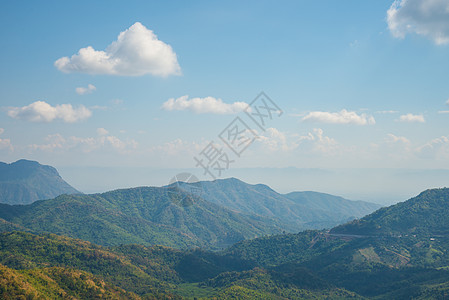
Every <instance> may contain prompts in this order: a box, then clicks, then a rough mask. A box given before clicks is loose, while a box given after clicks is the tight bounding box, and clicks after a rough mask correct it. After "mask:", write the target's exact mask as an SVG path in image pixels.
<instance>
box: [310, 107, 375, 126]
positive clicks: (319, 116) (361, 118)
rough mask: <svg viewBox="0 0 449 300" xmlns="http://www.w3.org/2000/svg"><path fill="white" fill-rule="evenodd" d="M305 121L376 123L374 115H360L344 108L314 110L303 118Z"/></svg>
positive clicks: (356, 123)
mask: <svg viewBox="0 0 449 300" xmlns="http://www.w3.org/2000/svg"><path fill="white" fill-rule="evenodd" d="M302 120H303V121H315V122H322V123H330V124H355V125H367V124H369V125H372V124H376V120H375V119H374V117H373V116H369V115H366V114H360V115H358V114H357V113H356V112H354V111H347V110H346V109H343V110H341V111H339V112H326V111H312V112H310V113H308V114H307V115H306V116H305V117H303V118H302Z"/></svg>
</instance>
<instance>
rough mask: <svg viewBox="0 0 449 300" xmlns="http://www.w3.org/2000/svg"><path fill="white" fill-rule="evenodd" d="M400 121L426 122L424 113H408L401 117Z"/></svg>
mask: <svg viewBox="0 0 449 300" xmlns="http://www.w3.org/2000/svg"><path fill="white" fill-rule="evenodd" d="M398 121H399V122H408V123H413V122H417V123H425V122H426V121H425V120H424V116H423V115H414V114H406V115H402V116H400V117H399V120H398Z"/></svg>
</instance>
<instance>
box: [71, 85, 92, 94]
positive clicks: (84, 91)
mask: <svg viewBox="0 0 449 300" xmlns="http://www.w3.org/2000/svg"><path fill="white" fill-rule="evenodd" d="M96 90H97V88H96V87H95V85H93V84H90V83H89V84H88V85H87V87H77V88H76V89H75V91H76V93H77V94H78V95H85V94H91V93H93V92H95V91H96Z"/></svg>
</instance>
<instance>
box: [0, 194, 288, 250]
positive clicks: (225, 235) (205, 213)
mask: <svg viewBox="0 0 449 300" xmlns="http://www.w3.org/2000/svg"><path fill="white" fill-rule="evenodd" d="M0 218H3V219H4V220H5V221H7V222H12V223H14V224H17V225H19V226H22V227H24V228H28V229H29V230H31V231H33V232H52V233H56V234H63V235H67V236H70V237H75V238H81V239H84V240H87V241H91V242H94V243H97V244H101V245H119V244H129V243H138V244H144V245H156V244H157V245H165V246H171V247H176V248H181V249H185V248H192V247H203V248H209V249H221V248H223V247H227V246H229V245H232V244H234V243H236V242H238V241H241V240H243V239H249V238H254V237H257V236H261V235H265V234H273V233H280V232H281V231H282V230H281V228H280V227H279V226H278V225H277V224H276V222H275V221H273V220H270V219H268V218H263V217H259V216H251V215H245V214H242V213H238V212H233V211H231V210H228V209H225V208H223V207H220V206H218V205H216V204H213V203H210V202H207V201H204V200H203V199H201V198H199V197H195V196H194V195H191V194H188V193H186V192H184V191H182V190H180V189H177V188H158V187H141V188H133V189H123V190H116V191H112V192H107V193H103V194H94V195H80V194H78V195H61V196H58V197H56V198H55V199H51V200H41V201H37V202H34V203H33V204H30V205H13V206H11V205H6V204H0Z"/></svg>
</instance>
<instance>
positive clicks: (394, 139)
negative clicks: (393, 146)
mask: <svg viewBox="0 0 449 300" xmlns="http://www.w3.org/2000/svg"><path fill="white" fill-rule="evenodd" d="M386 142H387V143H403V144H407V145H409V144H410V140H409V139H407V138H406V137H403V136H396V135H394V134H392V133H389V134H387V139H386Z"/></svg>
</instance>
